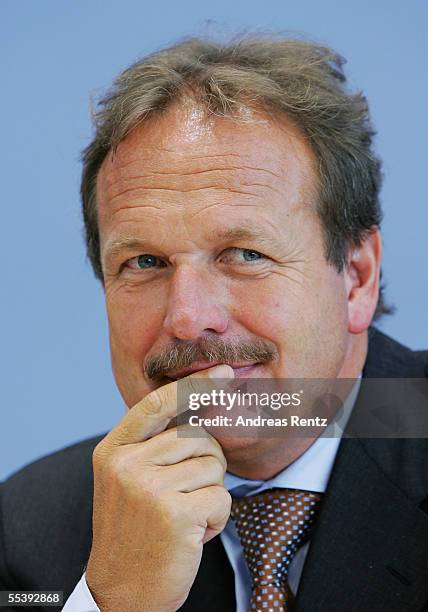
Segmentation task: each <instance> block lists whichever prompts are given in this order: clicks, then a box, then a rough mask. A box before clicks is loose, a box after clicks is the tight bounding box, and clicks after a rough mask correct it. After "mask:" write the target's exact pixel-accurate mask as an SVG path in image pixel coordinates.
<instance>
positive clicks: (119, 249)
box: [104, 224, 277, 260]
mask: <svg viewBox="0 0 428 612" xmlns="http://www.w3.org/2000/svg"><path fill="white" fill-rule="evenodd" d="M255 239H256V240H258V241H259V242H260V243H262V244H272V243H275V242H276V241H277V240H276V239H275V238H274V237H273V236H271V235H270V234H266V232H265V231H264V230H262V229H261V228H260V227H257V226H255V225H253V224H251V225H240V226H239V227H225V228H221V229H218V230H216V231H214V232H212V233H211V234H210V235H209V237H208V242H211V243H213V242H233V241H234V240H255ZM151 247H152V243H151V242H150V240H147V239H146V238H136V237H135V236H126V235H125V236H118V237H117V238H115V239H114V240H111V241H107V243H106V246H105V248H104V259H105V260H111V259H114V258H115V257H117V256H118V255H120V254H123V253H124V252H126V251H134V250H145V249H146V248H151Z"/></svg>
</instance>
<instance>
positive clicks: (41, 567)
mask: <svg viewBox="0 0 428 612" xmlns="http://www.w3.org/2000/svg"><path fill="white" fill-rule="evenodd" d="M104 435H105V434H103V435H100V436H97V437H94V438H89V439H87V440H83V441H81V442H78V443H76V444H73V445H71V446H68V447H66V448H63V449H61V450H59V451H57V452H54V453H52V454H50V455H47V456H45V457H42V458H40V459H38V460H37V461H34V462H33V463H31V464H29V465H27V466H25V467H24V468H22V469H20V470H19V471H18V472H16V473H14V474H12V476H10V477H9V478H8V479H7V480H6V481H4V482H3V483H1V485H0V493H1V499H0V502H1V506H0V512H1V525H0V529H1V532H0V536H2V541H0V580H1V582H3V583H4V584H6V583H7V584H8V585H10V586H11V587H12V586H17V587H20V588H28V589H45V590H61V591H64V596H65V595H66V594H69V593H68V591H69V590H70V592H71V590H73V588H74V586H75V584H76V582H77V580H78V579H79V578H80V576H81V574H82V573H83V571H84V568H85V565H86V561H87V557H88V555H89V551H90V546H91V539H92V530H91V523H92V493H93V477H92V453H93V450H94V448H95V446H96V445H97V444H98V442H99V441H100V440H101V439H102V438H103V437H104Z"/></svg>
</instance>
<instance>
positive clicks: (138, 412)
mask: <svg viewBox="0 0 428 612" xmlns="http://www.w3.org/2000/svg"><path fill="white" fill-rule="evenodd" d="M233 377H234V371H233V368H231V367H230V366H229V365H226V364H221V365H217V366H214V367H212V368H209V369H207V370H200V371H199V372H195V373H194V374H191V375H190V376H186V377H185V378H182V379H180V384H181V385H183V384H184V385H186V386H188V388H189V392H191V391H192V388H193V387H192V382H193V380H194V379H200V378H233ZM177 383H178V381H176V380H174V381H172V382H171V383H168V384H167V385H163V386H162V387H159V389H155V390H154V391H152V392H151V393H149V394H148V395H146V396H145V397H144V398H143V399H142V400H141V401H139V402H138V403H137V404H135V405H134V406H132V408H130V410H129V411H128V412H127V413H126V414H125V416H124V417H123V418H122V419H121V421H119V423H118V424H117V425H116V426H115V427H114V428H113V429H112V430H111V431H110V432H109V433H108V434H107V435H106V436H105V438H104V439H103V440H102V444H103V445H104V444H106V445H110V446H123V445H125V444H135V443H136V442H143V441H144V440H147V439H148V438H150V437H152V436H153V435H155V434H158V433H160V432H161V431H164V429H166V427H167V425H168V423H169V422H170V421H171V419H172V418H174V417H176V416H178V414H180V413H181V412H185V410H187V409H188V406H184V407H179V406H178V401H177Z"/></svg>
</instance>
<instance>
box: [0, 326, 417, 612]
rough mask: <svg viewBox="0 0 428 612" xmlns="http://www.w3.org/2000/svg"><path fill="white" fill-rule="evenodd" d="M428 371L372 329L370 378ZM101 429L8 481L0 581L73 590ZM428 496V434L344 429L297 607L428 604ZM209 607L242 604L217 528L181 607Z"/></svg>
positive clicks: (386, 609) (186, 611) (4, 586)
mask: <svg viewBox="0 0 428 612" xmlns="http://www.w3.org/2000/svg"><path fill="white" fill-rule="evenodd" d="M427 370H428V353H422V352H413V351H411V350H409V349H407V348H405V347H403V346H402V345H400V344H398V343H397V342H395V341H394V340H392V339H390V338H388V337H387V336H385V335H383V334H381V333H380V332H379V331H377V330H375V329H374V328H372V329H371V330H370V334H369V353H368V357H367V361H366V365H365V368H364V371H363V376H364V377H379V378H382V377H391V378H392V377H400V378H404V377H413V378H419V377H421V378H422V377H424V376H428V372H427ZM357 407H358V401H357V406H356V407H355V409H354V411H355V410H356V409H357ZM102 437H103V436H99V437H97V438H92V439H90V440H86V441H83V442H80V443H78V444H75V445H73V446H71V447H69V448H66V449H64V450H61V451H59V452H57V453H54V454H52V455H49V456H48V457H45V458H42V459H40V460H38V461H36V462H35V463H32V464H31V465H29V466H27V467H25V468H24V469H22V470H20V471H19V472H17V473H16V474H14V475H13V476H11V477H10V478H9V479H8V480H7V481H6V482H5V483H4V484H2V485H1V497H2V499H1V503H2V506H1V507H2V518H1V523H0V538H1V539H0V590H13V589H27V590H31V589H34V590H36V589H40V590H41V589H45V590H62V591H64V601H65V600H66V598H67V597H68V596H69V594H70V593H71V591H72V590H73V588H74V586H75V585H76V583H77V582H78V580H79V579H80V577H81V575H82V573H83V571H84V569H85V564H86V562H87V559H88V556H89V551H90V547H91V514H92V466H91V459H92V457H91V456H92V451H93V449H94V446H95V445H96V444H97V442H98V441H99V440H100V439H101V438H102ZM427 496H428V441H427V440H423V439H416V440H415V439H413V440H412V439H395V440H394V439H364V440H363V439H361V440H358V439H343V440H342V442H341V444H340V447H339V451H338V455H337V457H336V461H335V464H334V467H333V471H332V475H331V479H330V482H329V485H328V489H327V491H326V493H325V495H324V497H323V502H322V506H321V511H320V514H319V517H318V519H317V522H316V525H315V528H314V531H313V532H312V537H311V547H310V550H309V554H308V557H307V560H306V563H305V567H304V570H303V574H302V578H301V582H300V587H299V592H298V596H297V601H296V607H295V610H296V612H317V611H320V612H321V611H322V612H330V611H334V612H336V611H340V612H342V611H346V612H351V611H355V612H362V611H364V612H366V611H367V612H369V611H370V612H395V611H396V612H408V611H409V612H410V611H412V612H415V611H416V612H417V611H421V610H424V609H428V604H427V602H428V497H427ZM141 528H142V529H144V528H146V529H150V525H147V526H144V525H142V526H141ZM3 609H5V610H6V608H3ZM12 609H13V608H8V610H12ZM15 609H18V608H15ZM19 609H21V608H19ZM33 609H34V608H33ZM39 609H40V610H59V609H60V608H52V607H49V608H48V607H46V608H39ZM201 610H202V611H203V612H214V611H215V612H223V611H224V612H232V611H234V610H235V589H234V575H233V571H232V569H231V566H230V564H229V561H228V559H227V556H226V553H225V551H224V548H223V545H222V543H221V540H220V538H219V537H216V538H214V539H213V540H211V541H210V542H209V543H207V544H206V545H205V546H204V553H203V557H202V562H201V566H200V569H199V572H198V575H197V578H196V580H195V583H194V585H193V587H192V589H191V592H190V595H189V597H188V599H187V601H186V602H185V604H184V605H183V607H182V611H183V612H200V611H201ZM118 612H121V611H118Z"/></svg>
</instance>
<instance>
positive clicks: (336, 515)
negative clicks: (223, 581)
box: [295, 328, 428, 612]
mask: <svg viewBox="0 0 428 612" xmlns="http://www.w3.org/2000/svg"><path fill="white" fill-rule="evenodd" d="M363 376H364V377H369V378H384V377H390V378H393V377H397V378H398V377H423V376H424V372H423V368H422V367H421V364H420V362H418V361H417V360H416V358H415V356H414V354H413V353H412V352H411V351H410V350H408V349H406V348H404V347H402V346H400V345H399V344H398V343H396V342H394V341H393V340H391V339H390V338H388V337H386V336H384V335H383V334H381V333H380V332H378V331H377V330H376V329H374V328H371V329H370V330H369V352H368V356H367V360H366V365H365V368H364V371H363ZM359 401H361V400H360V399H358V400H357V403H356V406H355V408H354V412H355V413H357V412H358V410H359ZM426 452H427V444H426V441H422V440H392V439H390V440H382V439H377V440H370V439H366V440H363V439H343V440H342V442H341V444H340V447H339V451H338V455H337V458H336V461H335V464H334V468H333V471H332V474H331V478H330V481H329V484H328V488H327V491H326V493H325V494H324V497H323V504H322V507H321V510H320V514H319V516H318V518H317V522H316V525H315V528H314V531H313V534H312V536H311V545H310V549H309V554H308V557H307V560H306V563H305V567H304V570H303V574H302V577H301V581H300V586H299V591H298V597H297V601H296V607H295V611H296V612H306V611H307V612H309V611H310V612H316V611H318V610H319V611H321V610H322V611H325V610H331V609H334V610H351V609H352V610H382V611H383V610H388V612H394V611H397V612H398V611H400V612H406V611H409V612H410V611H412V612H413V611H414V610H421V609H422V608H423V606H424V604H425V603H426V601H427V600H428V575H427V562H426V559H427V558H428V514H427V509H426V508H425V506H426V500H424V499H423V496H424V495H426V480H425V479H424V482H425V486H421V483H420V481H419V480H417V479H416V478H415V474H416V472H418V473H419V475H420V474H423V473H425V474H426V458H427V455H426ZM424 463H425V468H423V465H424ZM412 478H413V480H412ZM421 497H422V499H421Z"/></svg>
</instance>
